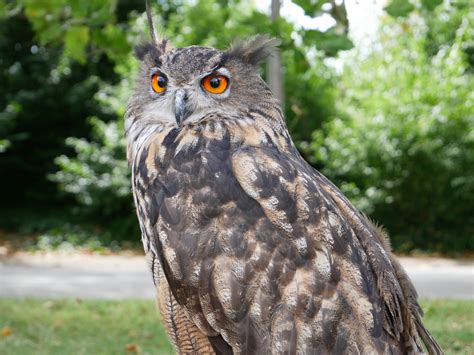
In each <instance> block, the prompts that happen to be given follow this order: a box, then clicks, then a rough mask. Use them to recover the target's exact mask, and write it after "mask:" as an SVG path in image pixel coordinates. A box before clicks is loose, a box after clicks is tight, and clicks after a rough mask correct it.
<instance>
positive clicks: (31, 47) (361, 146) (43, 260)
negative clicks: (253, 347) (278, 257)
mask: <svg viewBox="0 0 474 355" xmlns="http://www.w3.org/2000/svg"><path fill="white" fill-rule="evenodd" d="M279 4H280V1H278V0H264V1H252V0H241V1H237V0H228V1H227V0H174V1H172V0H153V1H152V8H153V17H154V20H155V23H156V26H157V28H158V29H159V31H160V33H161V35H163V36H167V37H168V38H169V39H170V40H171V42H172V43H173V44H174V46H187V45H205V46H213V47H218V48H222V49H224V48H227V47H228V46H229V44H230V43H231V42H232V41H233V40H234V39H235V38H237V37H240V38H246V37H249V36H252V35H255V34H257V33H268V34H270V35H271V36H274V37H278V38H280V39H281V40H282V44H281V47H280V51H279V52H278V53H275V56H274V57H273V58H277V59H278V58H280V61H278V60H273V61H272V62H271V63H273V64H271V63H264V65H262V68H261V73H262V76H263V77H265V78H266V79H273V81H274V82H273V84H272V85H275V86H276V87H277V88H278V87H281V88H282V90H281V94H280V97H281V99H282V105H283V106H284V111H285V114H286V118H287V124H288V127H289V129H290V131H291V135H292V137H293V138H294V140H295V142H296V144H297V146H298V149H299V150H300V151H301V154H302V155H303V156H304V157H305V158H306V159H307V160H308V161H309V162H310V163H311V164H312V165H313V166H314V167H315V168H317V169H319V170H320V171H322V172H323V173H324V174H325V175H326V176H328V177H329V178H330V179H331V180H332V181H333V182H335V184H336V185H337V186H339V187H340V188H341V189H342V191H343V192H344V193H345V194H346V195H347V196H348V197H349V198H350V199H351V201H352V202H353V203H354V204H355V205H356V206H357V207H358V208H359V209H361V210H362V211H363V212H364V213H366V214H367V215H369V216H370V217H371V218H372V219H374V220H376V221H378V222H379V223H381V224H383V225H384V226H385V227H386V229H387V230H388V232H389V234H390V235H391V239H392V244H393V247H394V249H395V251H396V252H397V253H398V254H402V255H403V254H405V255H407V254H408V255H411V256H410V257H404V258H401V261H402V264H403V265H404V267H405V268H406V270H407V272H408V274H409V275H410V277H412V279H413V281H414V283H415V286H416V287H417V289H418V290H419V291H420V294H421V297H422V301H421V304H422V307H423V309H424V310H425V314H426V316H425V319H426V324H427V326H428V328H429V329H430V330H431V331H432V332H433V334H434V335H435V336H436V337H437V339H439V341H440V343H441V345H442V347H443V348H444V349H445V350H446V352H447V353H448V354H472V353H473V352H474V301H473V300H474V263H473V255H474V254H473V251H474V80H473V78H474V77H473V75H474V2H473V1H472V0H345V1H344V0H292V1H290V0H284V1H282V2H281V4H280V5H281V7H280V8H279V9H278V7H279V6H278V5H279ZM272 5H273V12H272V11H271V8H272ZM144 8H145V6H144V0H88V1H85V0H16V1H12V0H0V353H2V354H12V355H13V354H15V355H16V354H61V355H63V354H91V353H93V354H120V353H144V354H145V353H147V354H171V353H172V348H171V345H170V344H169V342H168V340H167V338H166V335H165V332H164V329H163V328H162V327H161V325H160V321H159V316H158V315H157V313H156V312H154V311H153V309H154V308H153V307H154V306H153V301H152V300H151V299H152V298H153V295H154V290H153V285H152V282H151V277H150V274H149V271H148V269H147V266H146V265H145V260H144V257H143V255H142V254H140V253H142V252H141V244H140V243H141V241H140V232H139V229H138V223H137V220H136V216H135V211H134V207H133V205H132V196H131V191H130V173H129V169H128V167H127V163H126V161H125V143H124V133H123V115H124V111H125V107H126V104H127V100H128V97H129V96H130V94H131V92H132V90H133V86H134V81H135V76H136V72H137V69H138V62H137V60H136V59H135V58H134V55H133V48H134V46H135V45H137V44H140V43H143V42H144V41H148V38H149V35H148V28H147V24H146V16H145V14H144ZM275 63H276V64H275ZM268 81H272V80H268ZM278 85H280V86H278ZM420 255H430V256H431V257H430V258H429V259H426V258H420ZM434 256H436V257H437V258H434ZM439 256H442V257H444V259H440V258H439ZM446 257H449V258H450V259H446ZM137 299H141V300H137ZM466 299H467V300H466Z"/></svg>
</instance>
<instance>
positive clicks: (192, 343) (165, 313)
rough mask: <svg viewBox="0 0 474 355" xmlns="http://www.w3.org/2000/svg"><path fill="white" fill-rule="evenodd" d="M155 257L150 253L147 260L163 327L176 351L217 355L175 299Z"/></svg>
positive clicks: (207, 338) (206, 338)
mask: <svg viewBox="0 0 474 355" xmlns="http://www.w3.org/2000/svg"><path fill="white" fill-rule="evenodd" d="M153 255H154V254H153V253H148V254H147V258H148V259H149V262H150V264H151V265H150V266H151V269H152V270H153V279H154V282H155V285H156V290H157V304H158V307H159V309H160V313H161V317H162V322H163V325H164V327H165V329H166V332H167V333H168V335H169V337H170V340H171V342H172V343H173V345H174V347H175V349H179V353H180V354H210V355H212V354H215V351H214V348H213V346H212V344H211V342H210V339H209V337H207V336H206V335H204V334H203V333H202V332H201V331H200V330H199V329H198V328H197V327H196V325H195V324H194V323H193V322H192V321H190V320H189V318H188V317H187V315H186V313H185V311H184V309H183V307H182V306H181V305H179V304H178V302H177V301H176V299H175V298H174V296H173V293H172V292H171V290H170V287H169V284H168V281H167V280H166V277H165V275H164V272H163V269H162V268H161V265H160V263H159V261H158V258H156V257H154V256H153Z"/></svg>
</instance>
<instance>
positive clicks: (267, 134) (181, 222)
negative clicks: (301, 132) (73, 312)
mask: <svg viewBox="0 0 474 355" xmlns="http://www.w3.org/2000/svg"><path fill="white" fill-rule="evenodd" d="M271 45H272V41H271V40H269V39H268V38H267V37H257V38H254V39H252V40H250V41H248V42H239V43H238V44H237V45H235V46H234V47H231V48H230V49H229V50H227V51H219V50H216V49H212V48H204V47H194V46H193V47H187V48H178V49H171V48H170V47H169V45H168V43H167V42H162V43H161V42H160V43H157V44H149V45H145V46H141V47H139V48H138V49H137V55H138V57H139V58H140V59H141V60H142V61H143V63H142V69H141V71H140V74H139V79H138V82H137V87H136V91H135V94H134V95H133V97H132V98H131V99H130V102H129V105H128V109H127V113H126V135H127V141H128V159H129V162H130V165H131V167H132V173H133V178H132V180H133V192H134V197H135V204H136V207H137V214H138V219H139V221H140V227H141V231H142V240H143V244H144V248H145V252H146V253H147V255H148V257H149V260H150V265H151V267H152V270H153V276H154V281H155V284H156V286H157V289H158V298H159V305H160V310H161V312H162V314H163V317H164V319H165V325H166V329H167V331H168V333H169V335H170V337H171V339H172V341H173V344H174V345H175V346H176V349H177V351H178V352H180V353H186V354H187V353H210V352H212V351H214V352H215V353H229V354H230V353H235V354H240V353H243V354H245V353H260V354H269V353H273V354H283V353H291V354H296V353H297V354H324V353H335V354H339V353H363V354H370V353H380V354H405V353H419V352H422V350H423V347H422V343H424V344H425V346H426V347H427V349H428V351H429V352H430V353H432V354H438V353H441V350H440V348H439V346H438V345H437V343H436V341H435V340H434V339H433V338H432V337H431V335H430V334H429V332H428V331H427V330H426V328H425V327H424V326H423V324H422V320H421V319H422V312H421V309H420V307H419V306H418V303H417V300H416V299H417V295H416V292H415V290H414V288H413V286H412V284H411V282H410V280H409V279H408V277H407V276H406V274H405V272H404V271H403V269H402V268H401V266H400V265H399V264H398V262H397V261H396V260H395V258H394V257H393V255H392V254H391V252H390V246H389V244H388V242H387V240H386V237H385V235H384V233H383V231H381V230H380V229H379V228H377V227H374V226H373V225H372V224H371V223H370V221H368V219H367V218H366V217H365V216H363V215H362V214H361V213H359V212H358V211H357V210H356V209H355V208H354V207H353V206H352V205H351V204H350V202H349V201H348V200H347V199H346V198H345V197H344V196H343V194H342V193H341V192H340V191H339V190H338V189H337V188H336V187H335V186H334V185H333V184H332V183H331V182H330V181H328V180H327V179H326V178H325V177H324V176H323V175H321V174H320V173H319V172H318V171H316V170H315V169H313V168H312V167H311V166H310V165H309V164H308V163H306V162H305V161H304V160H303V158H302V157H301V156H300V154H299V153H298V151H297V150H296V148H295V146H294V144H293V142H292V140H291V138H290V136H289V134H288V131H287V128H286V125H285V122H284V118H283V114H282V112H281V109H280V108H279V106H278V103H277V102H276V100H275V99H274V98H273V96H272V94H271V92H270V90H269V89H268V87H267V85H266V84H265V83H264V81H263V80H262V79H261V78H260V77H259V75H258V64H259V61H260V60H262V59H264V58H265V57H266V56H267V55H268V53H269V46H271ZM156 73H159V75H161V76H163V77H164V78H166V80H167V88H166V91H165V92H163V93H160V94H157V93H156V92H153V90H151V87H150V82H151V77H152V76H153V75H154V74H156ZM208 75H219V76H225V77H227V78H229V87H228V88H227V90H226V91H225V92H224V93H221V94H211V93H209V92H206V90H204V89H203V87H202V85H201V81H202V79H203V78H204V77H206V76H208ZM210 349H213V350H212V351H211V350H210Z"/></svg>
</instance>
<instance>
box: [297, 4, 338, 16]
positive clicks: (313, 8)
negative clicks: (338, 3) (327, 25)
mask: <svg viewBox="0 0 474 355" xmlns="http://www.w3.org/2000/svg"><path fill="white" fill-rule="evenodd" d="M293 2H294V3H295V4H296V5H299V6H301V8H302V9H303V10H304V12H305V13H306V14H307V15H308V16H315V15H316V14H317V13H318V12H319V11H320V10H321V8H322V6H323V5H324V4H326V3H329V1H327V0H293Z"/></svg>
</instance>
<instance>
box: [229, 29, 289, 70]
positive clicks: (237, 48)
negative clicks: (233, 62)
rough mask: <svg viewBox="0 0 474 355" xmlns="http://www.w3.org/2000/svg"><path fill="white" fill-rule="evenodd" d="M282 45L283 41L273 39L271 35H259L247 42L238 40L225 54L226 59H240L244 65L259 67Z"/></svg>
mask: <svg viewBox="0 0 474 355" xmlns="http://www.w3.org/2000/svg"><path fill="white" fill-rule="evenodd" d="M280 44H281V40H279V39H277V38H271V37H270V36H269V35H267V34H264V35H257V36H255V37H251V38H249V39H247V40H245V41H244V40H242V39H237V40H236V41H235V42H234V43H233V44H232V46H231V47H230V48H229V49H228V50H227V51H226V52H225V53H224V56H225V59H227V60H230V59H232V58H238V59H240V60H242V61H243V62H244V63H247V64H251V65H258V64H260V62H261V61H263V60H264V59H266V58H268V57H269V56H270V55H271V54H272V51H273V49H274V48H275V47H277V46H279V45H280Z"/></svg>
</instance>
